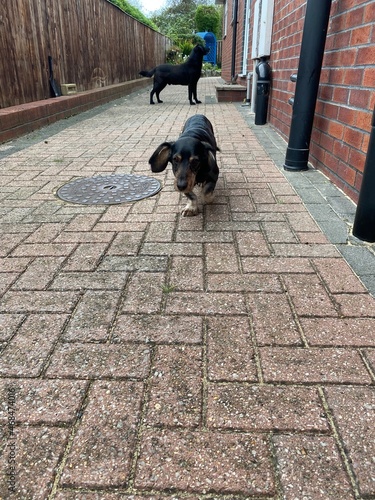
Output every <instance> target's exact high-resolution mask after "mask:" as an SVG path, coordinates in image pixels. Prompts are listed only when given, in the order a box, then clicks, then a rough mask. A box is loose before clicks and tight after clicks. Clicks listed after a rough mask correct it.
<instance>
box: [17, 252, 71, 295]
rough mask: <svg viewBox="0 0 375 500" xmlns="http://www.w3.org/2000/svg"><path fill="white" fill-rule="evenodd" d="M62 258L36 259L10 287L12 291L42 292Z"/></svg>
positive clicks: (57, 268)
mask: <svg viewBox="0 0 375 500" xmlns="http://www.w3.org/2000/svg"><path fill="white" fill-rule="evenodd" d="M63 261H64V257H37V258H36V259H34V260H33V262H32V263H31V264H30V265H29V266H28V267H27V269H26V271H25V272H24V273H23V274H22V276H21V277H20V278H19V279H18V280H17V282H16V283H15V284H14V285H13V286H12V289H13V290H43V289H45V288H47V286H48V284H49V283H50V282H51V281H52V280H53V277H54V275H55V273H57V272H58V270H59V268H60V267H61V265H62V263H63Z"/></svg>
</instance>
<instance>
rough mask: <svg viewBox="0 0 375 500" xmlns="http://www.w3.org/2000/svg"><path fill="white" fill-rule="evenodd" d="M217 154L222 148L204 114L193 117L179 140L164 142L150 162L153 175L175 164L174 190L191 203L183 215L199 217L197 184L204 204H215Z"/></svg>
mask: <svg viewBox="0 0 375 500" xmlns="http://www.w3.org/2000/svg"><path fill="white" fill-rule="evenodd" d="M216 151H220V149H219V148H218V147H217V145H216V140H215V136H214V131H213V128H212V125H211V122H210V121H209V120H208V118H206V117H205V116H204V115H194V116H192V117H190V118H189V119H188V120H187V121H186V123H185V126H184V128H183V130H182V133H181V135H180V137H179V138H178V139H177V141H175V142H163V144H160V146H159V147H158V148H157V149H156V150H155V152H154V154H153V155H152V156H151V158H150V159H149V161H148V162H149V163H150V165H151V170H152V171H153V172H162V171H163V170H165V168H166V166H167V164H168V162H170V163H172V170H173V173H174V176H175V189H176V190H177V191H180V192H181V193H184V194H185V196H186V197H187V198H188V200H189V201H188V204H187V205H186V207H185V208H184V209H183V210H182V215H184V216H190V215H197V214H198V203H197V196H196V195H195V194H194V193H193V188H194V186H195V185H196V184H200V185H201V186H202V187H203V195H204V201H205V202H206V203H212V201H213V198H214V194H213V192H214V189H215V186H216V182H217V179H218V177H219V168H218V166H217V163H216Z"/></svg>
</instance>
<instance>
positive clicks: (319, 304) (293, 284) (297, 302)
mask: <svg viewBox="0 0 375 500" xmlns="http://www.w3.org/2000/svg"><path fill="white" fill-rule="evenodd" d="M284 282H285V285H286V287H287V289H288V292H289V294H290V296H291V299H292V301H293V304H294V307H295V308H296V311H297V313H298V314H299V315H305V316H337V315H338V313H337V311H336V309H335V307H334V303H333V301H332V300H331V298H330V297H329V295H328V294H327V292H326V290H325V289H324V287H323V285H322V283H321V282H320V281H319V279H318V278H317V276H315V275H308V274H305V275H294V276H285V278H284Z"/></svg>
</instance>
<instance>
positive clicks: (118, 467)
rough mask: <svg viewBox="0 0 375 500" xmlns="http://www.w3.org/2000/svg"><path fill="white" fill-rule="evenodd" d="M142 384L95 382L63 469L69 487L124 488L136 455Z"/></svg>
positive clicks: (64, 480) (63, 479)
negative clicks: (133, 457)
mask: <svg viewBox="0 0 375 500" xmlns="http://www.w3.org/2000/svg"><path fill="white" fill-rule="evenodd" d="M142 390H143V384H141V383H135V382H114V381H108V382H104V381H102V382H95V383H94V384H93V386H92V387H91V389H90V393H89V402H88V405H87V407H86V409H85V411H84V414H83V417H82V422H81V425H80V426H79V429H78V432H77V434H76V435H75V437H74V440H73V445H72V448H71V450H70V454H69V457H68V460H67V463H66V466H65V468H64V471H63V474H62V477H61V484H62V485H66V486H81V487H82V486H88V487H97V486H101V487H103V486H125V485H126V483H127V480H128V476H129V472H130V466H131V458H132V456H133V453H134V447H135V437H136V428H137V425H138V422H139V418H140V409H141V397H142Z"/></svg>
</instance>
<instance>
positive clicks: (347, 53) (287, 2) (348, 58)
mask: <svg viewBox="0 0 375 500" xmlns="http://www.w3.org/2000/svg"><path fill="white" fill-rule="evenodd" d="M228 1H229V2H231V1H232V0H228ZM253 4H254V2H252V5H251V8H252V9H253ZM239 11H244V0H239ZM305 11H306V0H275V4H274V16H273V32H272V45H271V57H270V65H271V67H272V71H273V73H272V77H273V81H272V90H271V96H270V107H269V117H268V120H269V123H270V124H271V125H272V126H273V127H274V128H275V129H276V130H277V131H278V132H279V133H280V134H281V135H282V136H283V137H284V138H285V139H286V140H288V136H289V128H290V122H291V114H292V108H291V106H290V105H289V104H288V99H289V98H290V97H291V96H293V94H294V90H295V83H293V82H291V81H290V75H291V74H293V73H297V70H298V61H299V52H300V45H301V41H302V32H303V24H304V15H305ZM374 21H375V2H374V1H373V0H333V1H332V7H331V16H330V22H329V27H328V33H327V41H326V48H325V55H324V59H323V66H322V73H321V78H320V88H319V94H318V100H317V105H316V110H315V119H314V127H313V132H312V137H311V143H310V158H309V161H310V163H311V164H312V165H313V166H314V167H315V168H318V169H319V170H321V171H322V172H323V173H325V174H326V175H327V176H328V177H329V178H330V179H331V180H332V181H333V182H334V183H335V184H336V185H337V186H338V187H339V188H341V189H342V190H343V191H344V192H345V193H346V194H347V195H348V196H350V197H351V198H352V199H353V200H354V201H355V202H357V201H358V194H359V189H360V185H361V182H362V174H363V168H364V164H365V158H366V152H367V148H368V142H369V132H370V128H371V117H372V111H373V109H374V105H375V92H374V87H375V23H374ZM238 26H239V29H238V31H239V32H240V31H241V28H240V26H241V24H240V22H239V25H238ZM251 26H252V23H250V30H251ZM251 38H252V33H250V42H249V43H250V45H251ZM224 50H225V52H224ZM224 54H225V56H224ZM228 55H229V59H230V57H231V40H230V39H229V38H228V37H227V40H225V39H224V40H223V62H224V59H225V58H226V57H228ZM249 57H251V48H250V50H249ZM238 64H239V62H238ZM238 64H237V66H236V68H237V71H239V65H238ZM252 65H253V62H252V61H251V60H250V59H248V70H249V71H250V70H251V69H252ZM226 68H227V66H226V65H225V71H223V72H222V77H223V78H224V79H225V80H226V81H228V80H227V78H228V76H227V69H226ZM238 83H240V84H243V85H245V84H246V80H244V79H241V78H239V79H238Z"/></svg>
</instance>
